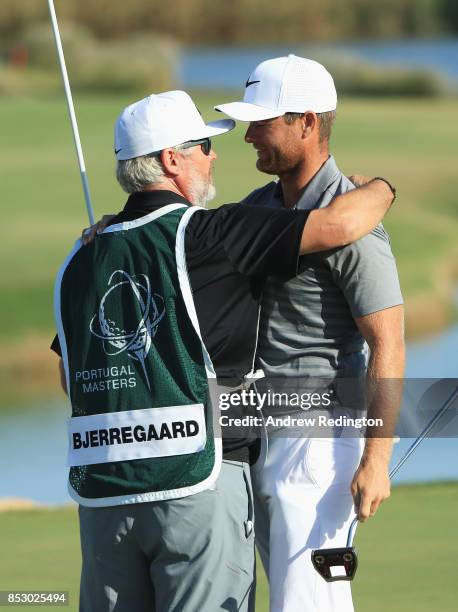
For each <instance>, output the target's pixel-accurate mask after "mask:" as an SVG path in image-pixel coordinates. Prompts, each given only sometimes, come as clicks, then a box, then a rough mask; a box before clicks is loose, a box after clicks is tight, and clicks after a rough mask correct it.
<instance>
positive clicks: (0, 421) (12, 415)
mask: <svg viewBox="0 0 458 612" xmlns="http://www.w3.org/2000/svg"><path fill="white" fill-rule="evenodd" d="M457 346H458V326H456V327H454V328H451V329H449V330H447V332H445V333H442V334H439V335H438V336H436V337H434V338H431V339H429V340H425V341H421V342H415V343H411V344H410V345H409V346H408V355H407V363H408V367H407V373H406V374H407V377H412V378H413V377H416V378H425V379H426V378H427V379H429V380H425V381H424V387H425V389H426V388H427V387H429V386H430V385H431V380H430V379H432V378H437V379H444V378H452V379H456V381H455V382H456V383H457V384H458V360H457V359H456V347H457ZM56 385H57V380H56ZM412 389H413V395H416V397H414V398H413V399H412V401H413V403H415V401H416V399H418V397H419V396H420V395H421V393H422V389H421V388H420V386H419V382H418V381H415V384H414V385H413V386H412ZM411 395H412V393H411ZM439 407H440V406H437V409H439ZM408 408H409V406H406V410H408ZM69 413H70V410H69V407H68V405H67V404H66V402H65V400H64V399H63V398H62V399H60V400H55V401H52V402H48V403H43V404H39V405H35V406H31V407H30V408H28V409H20V410H15V411H5V412H1V413H0V465H1V481H0V498H2V497H25V498H28V499H32V500H35V501H38V502H43V503H48V504H61V503H65V502H69V501H70V498H69V496H68V493H67V484H66V480H67V470H66V468H65V464H66V454H67V441H66V420H67V417H68V415H69ZM455 414H456V412H455ZM428 418H429V417H428ZM454 423H455V430H456V429H457V426H458V419H457V417H456V416H455V420H454ZM416 435H418V432H416V433H415V434H414V436H416ZM442 435H445V434H443V433H442ZM411 441H412V440H409V439H404V438H403V439H401V440H400V442H398V443H397V444H396V445H395V447H394V452H393V462H396V461H397V460H398V459H399V458H400V456H401V455H402V454H403V453H404V452H405V451H406V450H407V448H408V446H409V445H410V443H411ZM438 480H458V436H455V437H441V438H433V437H432V438H428V439H426V440H425V441H424V442H423V443H422V445H421V446H420V447H419V448H418V450H416V451H415V454H414V455H413V457H412V459H410V460H409V461H408V462H407V463H406V464H405V465H404V466H403V468H402V470H401V471H400V472H399V475H398V476H396V481H395V482H396V483H414V482H432V481H438Z"/></svg>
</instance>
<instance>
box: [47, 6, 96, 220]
mask: <svg viewBox="0 0 458 612" xmlns="http://www.w3.org/2000/svg"><path fill="white" fill-rule="evenodd" d="M48 7H49V15H50V17H51V25H52V30H53V33H54V40H55V42H56V49H57V57H58V60H59V65H60V71H61V73H62V80H63V82H64V89H65V97H66V98H67V107H68V114H69V117H70V123H71V124H72V131H73V140H74V141H75V148H76V156H77V158H78V166H79V169H80V175H81V182H82V184H83V192H84V199H85V201H86V209H87V214H88V217H89V223H90V224H91V225H94V212H93V209H92V203H91V195H90V192H89V183H88V180H87V174H86V166H85V164H84V157H83V149H82V147H81V139H80V134H79V131H78V124H77V122H76V115H75V107H74V105H73V98H72V91H71V89H70V82H69V80H68V74H67V67H66V65H65V57H64V50H63V48H62V40H61V37H60V32H59V25H58V23H57V16H56V10H55V8H54V0H48Z"/></svg>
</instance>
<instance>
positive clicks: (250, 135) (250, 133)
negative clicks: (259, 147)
mask: <svg viewBox="0 0 458 612" xmlns="http://www.w3.org/2000/svg"><path fill="white" fill-rule="evenodd" d="M245 142H248V143H252V142H254V125H253V123H250V125H249V126H248V129H247V131H246V132H245Z"/></svg>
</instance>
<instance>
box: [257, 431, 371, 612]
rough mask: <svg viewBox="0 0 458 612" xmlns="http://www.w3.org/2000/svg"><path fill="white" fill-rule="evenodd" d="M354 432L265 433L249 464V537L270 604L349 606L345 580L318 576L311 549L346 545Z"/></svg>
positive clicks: (286, 611) (356, 449)
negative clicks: (251, 495) (332, 435)
mask: <svg viewBox="0 0 458 612" xmlns="http://www.w3.org/2000/svg"><path fill="white" fill-rule="evenodd" d="M362 449H363V440H361V439H360V438H357V437H354V438H311V439H309V438H284V437H280V436H278V435H277V436H275V437H273V438H270V439H269V441H268V445H267V449H265V452H264V453H262V452H261V457H260V459H259V460H258V462H257V463H256V464H255V465H254V466H253V467H252V480H253V488H254V499H255V521H256V523H255V531H256V543H257V546H258V550H259V552H260V555H261V559H262V562H263V564H264V569H265V571H266V574H267V576H268V579H269V586H270V612H353V602H352V597H351V589H350V583H349V582H347V581H341V582H333V583H328V582H326V581H325V580H324V579H323V578H322V577H321V576H320V575H319V574H318V573H317V572H316V571H315V569H314V568H313V565H312V562H311V551H312V550H313V549H315V548H336V547H341V546H345V545H346V540H347V535H348V529H349V526H350V523H351V520H352V519H353V517H354V512H353V499H352V496H351V493H350V484H351V481H352V478H353V475H354V472H355V470H356V468H357V467H358V465H359V461H360V458H361V454H362Z"/></svg>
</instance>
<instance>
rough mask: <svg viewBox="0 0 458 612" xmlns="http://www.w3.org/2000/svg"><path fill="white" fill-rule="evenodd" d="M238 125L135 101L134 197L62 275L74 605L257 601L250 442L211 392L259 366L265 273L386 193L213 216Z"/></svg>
mask: <svg viewBox="0 0 458 612" xmlns="http://www.w3.org/2000/svg"><path fill="white" fill-rule="evenodd" d="M233 125H234V123H233V121H231V120H224V121H219V122H214V123H211V124H207V125H206V124H205V123H204V121H203V119H202V117H201V115H200V113H199V112H198V110H197V108H196V107H195V105H194V103H193V102H192V100H191V98H190V97H189V96H188V95H187V94H186V93H185V92H181V91H172V92H165V93H162V94H158V95H151V96H148V97H147V98H145V99H143V100H140V101H139V102H136V103H135V104H132V105H130V106H128V107H127V108H126V109H124V111H123V112H122V113H121V115H120V117H119V118H118V120H117V123H116V128H115V153H116V157H117V171H116V174H117V178H118V181H119V183H120V184H121V186H122V187H123V189H124V190H125V191H127V192H128V193H129V199H128V201H127V204H126V206H125V207H124V209H123V210H122V211H121V212H120V213H119V214H118V215H117V216H115V217H114V218H112V219H111V221H110V224H109V227H107V228H106V229H105V231H104V232H103V233H102V234H101V235H100V236H98V237H97V238H96V239H95V240H94V241H92V242H91V243H90V244H89V245H88V246H87V247H85V248H81V242H80V241H78V243H77V244H76V245H75V248H74V249H73V251H72V252H71V253H70V255H69V256H68V258H67V260H66V261H65V263H64V265H63V266H62V268H61V270H60V273H59V275H58V280H57V282H56V290H55V313H56V322H57V327H58V340H59V343H58V344H59V345H60V353H61V355H62V360H61V371H62V373H63V385H64V387H65V388H66V390H67V392H68V395H69V397H70V399H71V402H72V418H71V419H70V426H69V427H70V429H69V431H70V436H69V441H70V449H69V465H70V466H71V468H70V476H69V491H70V494H71V496H72V497H73V499H74V500H75V501H76V502H78V504H79V516H80V532H81V548H82V556H83V567H82V579H81V598H80V611H81V612H103V611H104V610H107V611H108V610H116V611H117V612H153V611H157V612H172V611H177V612H178V611H184V612H215V611H216V610H234V611H235V610H238V611H247V610H252V609H253V602H254V597H253V595H254V578H253V567H254V536H253V516H252V508H253V503H252V497H251V488H250V477H249V462H250V450H249V440H243V439H239V440H235V441H234V440H224V439H223V444H221V437H218V435H217V434H216V433H215V432H216V431H217V429H218V421H217V419H214V418H213V417H214V415H213V411H212V409H211V402H210V399H209V396H210V391H209V382H211V380H212V379H214V378H215V375H218V377H222V378H223V379H228V378H230V379H236V380H238V381H239V380H240V379H243V377H244V375H245V374H247V373H248V372H249V371H250V370H251V369H252V365H253V356H254V350H255V344H256V327H257V325H256V323H257V318H258V310H259V300H260V294H261V290H262V285H263V282H264V279H265V278H266V277H267V276H268V275H270V274H277V275H282V276H285V277H291V276H294V274H296V272H297V261H298V256H299V254H304V253H308V252H312V251H316V250H320V249H326V248H330V247H332V246H337V245H341V244H345V243H347V242H348V241H351V240H354V239H357V238H359V237H360V236H362V235H364V234H365V233H366V232H368V231H370V229H371V228H372V227H373V226H374V225H375V223H377V222H378V221H379V220H380V218H381V217H382V216H383V214H384V213H385V212H386V210H387V209H388V207H389V205H390V203H391V201H392V199H393V198H392V195H391V192H390V190H389V189H388V188H387V187H386V184H385V183H384V182H383V181H380V180H374V181H372V182H371V183H369V184H368V185H367V186H365V187H363V188H361V189H360V190H358V192H354V193H353V194H350V195H348V196H343V197H341V198H337V199H336V200H335V201H334V203H333V204H332V205H331V206H330V207H329V208H328V209H327V210H325V211H314V212H309V211H284V210H278V211H272V210H269V209H265V210H259V209H257V208H254V207H249V206H247V207H240V206H234V205H227V206H223V207H221V208H219V209H218V210H215V211H205V210H203V209H202V208H199V206H197V205H200V206H203V205H204V204H205V203H206V201H207V200H208V199H209V198H210V197H211V196H212V195H213V193H214V188H213V184H212V178H211V170H212V164H213V161H214V160H215V159H216V155H215V153H214V152H213V150H212V148H211V143H210V136H216V135H219V134H222V133H224V132H226V131H228V130H230V129H231V128H232V127H233ZM358 212H359V213H360V216H359V219H358V221H357V222H356V223H352V224H351V227H350V228H348V227H346V225H347V223H348V219H349V218H351V216H353V215H355V214H356V213H358ZM54 348H55V349H56V350H57V346H55V347H54ZM221 447H222V448H221Z"/></svg>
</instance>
